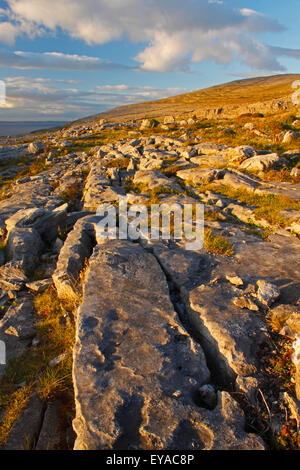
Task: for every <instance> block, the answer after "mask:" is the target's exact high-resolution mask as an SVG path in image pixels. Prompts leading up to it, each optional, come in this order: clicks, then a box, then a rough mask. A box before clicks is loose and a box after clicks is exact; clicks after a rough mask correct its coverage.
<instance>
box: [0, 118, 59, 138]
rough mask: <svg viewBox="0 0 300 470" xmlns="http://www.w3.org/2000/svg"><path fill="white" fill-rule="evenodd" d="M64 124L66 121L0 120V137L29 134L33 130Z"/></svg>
mask: <svg viewBox="0 0 300 470" xmlns="http://www.w3.org/2000/svg"><path fill="white" fill-rule="evenodd" d="M64 124H66V121H64V122H63V121H13V122H9V121H0V137H7V136H10V137H14V136H17V135H23V134H29V133H30V132H33V131H39V130H42V129H50V128H52V127H60V126H63V125H64Z"/></svg>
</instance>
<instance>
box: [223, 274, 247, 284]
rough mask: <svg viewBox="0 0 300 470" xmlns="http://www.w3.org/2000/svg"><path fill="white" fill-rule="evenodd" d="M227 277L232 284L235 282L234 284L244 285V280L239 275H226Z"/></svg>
mask: <svg viewBox="0 0 300 470" xmlns="http://www.w3.org/2000/svg"><path fill="white" fill-rule="evenodd" d="M226 279H227V281H228V282H230V284H233V285H234V286H243V285H244V281H243V279H241V278H240V277H239V276H229V275H228V276H226Z"/></svg>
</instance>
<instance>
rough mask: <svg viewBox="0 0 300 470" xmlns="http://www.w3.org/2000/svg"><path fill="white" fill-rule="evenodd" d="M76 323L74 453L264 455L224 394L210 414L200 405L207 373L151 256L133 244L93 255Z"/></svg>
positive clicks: (109, 245) (124, 243) (120, 244)
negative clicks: (168, 451)
mask: <svg viewBox="0 0 300 470" xmlns="http://www.w3.org/2000/svg"><path fill="white" fill-rule="evenodd" d="M153 279H155V288H154V289H153V287H152V282H153V281H152V280H153ZM133 293H134V295H133ZM77 318H78V322H77V332H76V345H75V349H74V371H73V376H74V387H75V399H76V419H75V421H74V428H75V430H76V433H77V440H76V443H75V449H77V450H78V449H94V450H100V449H114V450H117V449H123V450H126V449H131V450H132V449H141V448H142V449H152V450H154V449H157V450H161V449H185V450H187V449H218V448H223V449H226V448H227V449H230V448H231V449H233V448H236V449H247V448H248V449H249V448H256V449H262V448H263V446H262V442H261V441H260V440H259V439H258V438H257V437H254V436H253V435H249V436H248V435H247V434H246V433H245V432H244V425H245V422H244V416H243V413H242V411H241V410H240V409H239V406H238V405H237V403H235V402H234V401H233V400H232V398H231V397H230V396H229V395H228V394H226V393H225V392H224V393H222V394H220V395H219V401H218V406H217V407H216V408H215V409H214V410H213V411H211V412H208V411H207V410H202V409H201V407H199V406H197V390H198V389H199V388H200V387H201V385H202V384H204V383H206V382H208V381H209V378H210V373H209V370H208V368H207V365H206V361H205V356H204V353H203V351H202V349H201V347H200V346H199V344H197V343H195V342H194V341H193V339H192V338H190V337H189V336H188V334H187V333H186V331H185V330H184V329H183V328H182V326H181V325H180V321H179V319H178V316H177V314H176V312H175V311H174V308H173V305H172V304H171V302H170V298H169V292H168V285H167V282H166V279H165V276H164V274H163V271H162V270H161V268H160V266H159V264H158V263H157V261H156V260H155V258H154V257H153V255H151V254H149V253H147V252H146V251H145V250H143V249H142V248H141V247H140V246H138V245H134V244H132V243H130V242H127V241H111V242H108V243H107V244H104V245H102V246H100V247H97V248H96V249H95V251H94V254H93V256H92V258H91V259H90V265H89V271H88V274H87V277H86V282H85V286H84V298H83V303H82V305H81V307H80V309H79V311H78V313H77ZM220 430H222V431H221V432H220Z"/></svg>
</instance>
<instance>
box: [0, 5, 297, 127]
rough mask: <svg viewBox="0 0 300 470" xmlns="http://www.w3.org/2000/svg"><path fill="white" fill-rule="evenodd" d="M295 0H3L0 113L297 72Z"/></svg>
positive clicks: (35, 116)
mask: <svg viewBox="0 0 300 470" xmlns="http://www.w3.org/2000/svg"><path fill="white" fill-rule="evenodd" d="M299 17H300V3H299V0H289V2H288V3H286V2H282V0H280V1H279V0H260V1H258V0H224V1H221V0H185V1H184V2H183V1H182V0H180V1H179V0H85V1H82V0H7V1H4V0H0V79H2V80H4V81H5V83H6V89H7V99H6V104H3V105H0V120H2V121H3V120H9V121H11V120H45V121H46V120H73V119H76V118H79V117H84V116H88V115H91V114H95V113H98V112H101V111H104V110H105V109H108V108H112V107H114V106H118V105H123V104H129V103H133V102H138V101H146V100H152V99H159V98H163V97H167V96H171V95H174V94H179V93H183V92H186V91H190V90H197V89H200V88H203V87H207V86H211V85H216V84H219V83H224V82H227V81H231V80H234V79H238V78H246V77H252V76H262V75H272V74H276V73H300V60H299V59H300V33H299V26H298V24H299Z"/></svg>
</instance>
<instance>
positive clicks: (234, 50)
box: [0, 0, 299, 72]
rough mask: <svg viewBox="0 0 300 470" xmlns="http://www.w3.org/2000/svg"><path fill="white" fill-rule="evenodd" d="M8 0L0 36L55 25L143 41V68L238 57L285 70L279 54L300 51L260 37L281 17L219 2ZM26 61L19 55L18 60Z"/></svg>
mask: <svg viewBox="0 0 300 470" xmlns="http://www.w3.org/2000/svg"><path fill="white" fill-rule="evenodd" d="M6 4H7V8H3V9H2V10H1V11H0V41H1V42H4V43H7V44H13V42H14V40H15V38H16V37H18V36H20V35H27V36H30V37H35V36H38V35H43V34H47V33H49V32H55V31H63V32H64V33H66V34H68V35H69V36H70V37H73V38H76V39H81V40H83V41H85V42H86V43H87V44H90V45H94V44H105V43H108V42H111V41H115V40H123V39H124V38H126V39H128V40H129V41H131V42H134V43H138V44H143V46H142V47H143V49H142V50H141V51H140V52H139V53H138V54H137V56H136V57H135V60H136V61H137V62H138V63H139V65H140V68H141V69H142V70H145V71H152V72H165V71H187V70H189V69H190V67H191V66H192V64H193V63H197V62H201V61H203V60H214V61H215V62H217V63H220V64H228V63H230V62H231V61H233V60H236V59H238V60H240V61H241V62H243V63H245V64H247V65H248V66H250V67H251V68H254V69H259V70H270V71H273V70H277V71H280V70H281V71H284V67H283V66H282V65H281V63H280V62H279V57H281V56H283V55H285V56H288V57H291V56H292V57H296V56H297V57H298V55H299V51H298V50H290V49H284V48H280V50H279V48H276V47H272V46H269V45H267V44H264V43H263V42H262V41H261V40H260V39H258V37H257V35H258V34H260V33H264V32H273V33H279V32H281V31H283V30H284V28H283V27H282V26H281V25H280V24H279V23H278V21H277V20H274V19H271V18H269V17H267V16H265V15H263V14H262V13H260V12H257V11H254V10H252V9H248V8H242V9H236V8H233V7H231V6H229V5H228V4H226V3H225V2H222V1H220V0H185V1H182V0H84V1H82V0H51V1H49V0H7V2H6ZM145 44H146V45H145ZM22 59H24V57H17V58H16V60H17V61H18V62H19V63H20V62H21V61H22ZM47 59H48V60H50V59H49V57H41V60H47ZM56 59H57V60H58V62H59V57H57V58H56ZM27 60H28V61H29V62H30V60H29V58H27ZM31 60H33V61H34V58H31ZM51 60H53V61H54V58H53V57H51ZM98 60H100V59H98ZM99 66H100V64H99Z"/></svg>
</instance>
